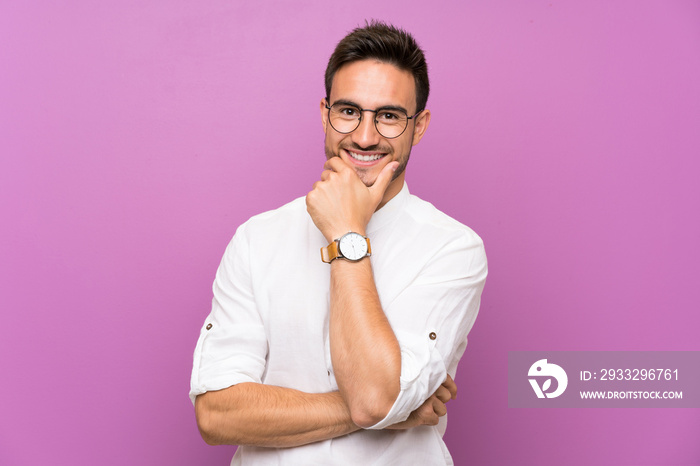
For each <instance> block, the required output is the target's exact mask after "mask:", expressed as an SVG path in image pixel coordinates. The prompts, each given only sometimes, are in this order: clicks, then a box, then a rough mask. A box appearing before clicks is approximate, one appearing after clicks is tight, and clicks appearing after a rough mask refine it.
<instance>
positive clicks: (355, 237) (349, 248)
mask: <svg viewBox="0 0 700 466" xmlns="http://www.w3.org/2000/svg"><path fill="white" fill-rule="evenodd" d="M338 249H340V253H341V254H342V255H343V257H345V258H346V259H349V260H351V261H356V260H360V259H362V258H363V257H365V256H366V255H367V240H366V239H365V238H364V236H362V235H360V234H359V233H353V232H350V233H346V234H345V235H343V237H342V238H340V241H338Z"/></svg>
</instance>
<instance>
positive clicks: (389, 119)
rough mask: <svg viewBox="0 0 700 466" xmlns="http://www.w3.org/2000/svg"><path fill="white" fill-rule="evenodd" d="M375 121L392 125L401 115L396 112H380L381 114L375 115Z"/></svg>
mask: <svg viewBox="0 0 700 466" xmlns="http://www.w3.org/2000/svg"><path fill="white" fill-rule="evenodd" d="M377 120H379V121H382V122H386V123H393V122H396V121H399V120H401V115H400V114H398V113H396V112H390V111H387V110H382V111H381V112H379V113H377Z"/></svg>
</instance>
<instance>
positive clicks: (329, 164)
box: [323, 157, 349, 172]
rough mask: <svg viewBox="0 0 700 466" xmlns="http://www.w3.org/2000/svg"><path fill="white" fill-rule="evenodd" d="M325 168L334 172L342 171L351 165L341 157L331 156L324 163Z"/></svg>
mask: <svg viewBox="0 0 700 466" xmlns="http://www.w3.org/2000/svg"><path fill="white" fill-rule="evenodd" d="M323 168H325V169H326V170H331V171H334V172H341V171H343V170H345V169H347V168H349V167H348V164H346V163H345V162H344V161H343V159H341V158H340V157H331V158H330V159H328V160H326V163H324V164H323Z"/></svg>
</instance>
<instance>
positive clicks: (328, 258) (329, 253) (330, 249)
mask: <svg viewBox="0 0 700 466" xmlns="http://www.w3.org/2000/svg"><path fill="white" fill-rule="evenodd" d="M363 237H364V239H365V241H367V256H371V255H372V245H371V244H370V242H369V238H367V237H366V236H363ZM339 239H340V238H339ZM339 239H336V240H333V242H332V243H331V244H329V245H328V246H326V247H323V248H321V260H322V261H323V262H325V263H327V264H330V263H331V262H332V261H333V259H337V258H338V257H343V256H342V255H341V254H340V250H339V249H338V241H339Z"/></svg>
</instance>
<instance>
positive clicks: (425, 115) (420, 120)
mask: <svg viewBox="0 0 700 466" xmlns="http://www.w3.org/2000/svg"><path fill="white" fill-rule="evenodd" d="M429 124H430V110H428V109H425V110H423V111H422V112H421V114H420V115H418V116H417V117H416V126H415V127H414V128H413V144H412V145H414V146H415V145H416V144H418V143H419V142H420V140H421V139H423V135H424V134H425V131H426V130H427V129H428V125H429Z"/></svg>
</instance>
